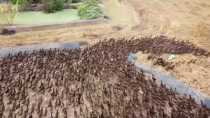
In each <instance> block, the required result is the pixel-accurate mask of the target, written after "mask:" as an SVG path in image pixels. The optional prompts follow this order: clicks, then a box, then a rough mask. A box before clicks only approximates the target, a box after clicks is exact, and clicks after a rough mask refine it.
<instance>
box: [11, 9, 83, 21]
mask: <svg viewBox="0 0 210 118" xmlns="http://www.w3.org/2000/svg"><path fill="white" fill-rule="evenodd" d="M79 19H80V17H79V16H78V11H77V10H75V9H65V10H63V11H59V12H56V13H44V12H42V11H27V12H20V13H18V14H17V17H16V18H15V21H14V24H19V25H21V24H23V25H49V24H61V23H67V22H72V21H76V20H79Z"/></svg>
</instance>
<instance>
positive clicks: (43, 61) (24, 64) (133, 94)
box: [0, 36, 210, 118]
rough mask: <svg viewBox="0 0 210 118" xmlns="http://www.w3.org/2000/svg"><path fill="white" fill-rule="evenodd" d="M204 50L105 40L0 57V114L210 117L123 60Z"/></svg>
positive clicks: (31, 117) (160, 41) (25, 117)
mask: <svg viewBox="0 0 210 118" xmlns="http://www.w3.org/2000/svg"><path fill="white" fill-rule="evenodd" d="M137 51H144V52H147V53H155V54H161V53H177V54H182V53H193V54H195V55H204V56H208V55H209V52H207V51H205V50H204V49H200V48H197V47H196V46H193V45H192V44H189V43H186V42H178V41H174V40H171V39H167V38H166V37H162V36H161V37H155V38H144V39H132V40H125V39H122V40H114V39H109V40H105V41H102V42H98V43H97V44H95V45H93V46H90V47H86V48H84V49H50V50H39V51H34V52H32V53H27V52H20V53H18V54H15V55H12V56H11V55H9V56H7V57H3V58H1V59H0V118H155V117H156V118H178V117H180V118H209V117H210V109H208V108H206V107H205V106H204V105H199V104H197V103H196V102H195V101H194V100H193V99H192V98H191V97H190V96H181V95H179V94H178V93H176V92H175V91H173V90H169V89H167V88H166V87H165V86H164V85H162V84H160V85H157V84H156V82H155V81H156V79H155V78H154V77H152V76H150V77H149V76H146V75H145V74H144V72H138V71H137V70H136V68H135V66H134V65H133V64H131V63H129V62H128V61H127V57H128V54H129V53H130V52H132V53H136V52H137Z"/></svg>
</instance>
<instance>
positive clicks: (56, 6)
mask: <svg viewBox="0 0 210 118" xmlns="http://www.w3.org/2000/svg"><path fill="white" fill-rule="evenodd" d="M43 3H44V10H45V11H46V12H47V13H54V12H56V11H61V10H63V9H64V3H65V0H44V1H43Z"/></svg>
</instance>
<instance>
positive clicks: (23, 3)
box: [11, 0, 29, 5]
mask: <svg viewBox="0 0 210 118" xmlns="http://www.w3.org/2000/svg"><path fill="white" fill-rule="evenodd" d="M28 1H29V0H11V2H12V4H16V3H17V2H18V4H19V5H25V4H26V3H27V2H28Z"/></svg>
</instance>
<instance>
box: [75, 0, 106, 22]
mask: <svg viewBox="0 0 210 118" xmlns="http://www.w3.org/2000/svg"><path fill="white" fill-rule="evenodd" d="M102 14H103V13H102V10H101V8H100V6H99V2H98V0H87V1H85V2H84V3H83V4H82V5H81V6H79V16H80V17H81V19H95V18H98V17H101V16H102Z"/></svg>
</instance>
